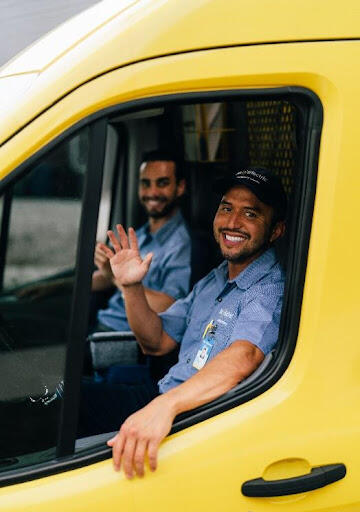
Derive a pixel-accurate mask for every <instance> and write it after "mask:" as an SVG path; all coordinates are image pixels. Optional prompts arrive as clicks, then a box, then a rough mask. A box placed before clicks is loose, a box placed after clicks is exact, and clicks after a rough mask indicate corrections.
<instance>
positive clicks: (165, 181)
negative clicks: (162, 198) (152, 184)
mask: <svg viewBox="0 0 360 512" xmlns="http://www.w3.org/2000/svg"><path fill="white" fill-rule="evenodd" d="M169 183H170V180H168V179H167V178H166V179H161V180H158V181H157V183H156V185H157V186H158V187H159V188H165V187H167V186H168V185H169Z"/></svg>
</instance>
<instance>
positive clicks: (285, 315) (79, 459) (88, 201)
mask: <svg viewBox="0 0 360 512" xmlns="http://www.w3.org/2000/svg"><path fill="white" fill-rule="evenodd" d="M237 99H241V100H244V99H252V100H254V99H261V100H276V99H278V100H280V99H281V100H288V101H291V102H292V103H293V104H295V105H296V106H297V107H298V108H299V110H300V112H302V116H303V123H302V124H301V131H302V134H303V135H304V137H303V139H301V142H302V144H301V147H300V151H301V157H300V162H299V171H300V172H299V173H298V175H297V177H296V182H295V183H294V189H295V191H296V197H295V201H294V208H295V210H294V215H293V226H292V231H291V239H290V243H289V255H288V273H287V276H286V283H285V295H284V298H285V299H284V305H283V310H282V315H281V324H280V332H279V350H278V354H277V356H276V357H275V358H274V360H273V362H272V364H271V365H270V366H269V367H268V368H267V369H266V371H265V372H264V374H263V375H261V376H260V377H259V379H257V380H256V381H255V382H252V383H251V384H250V385H249V386H246V387H244V388H243V389H241V391H240V392H239V394H234V395H231V396H230V397H226V396H225V397H224V398H223V397H220V398H218V399H217V400H214V401H213V402H211V403H209V404H206V405H204V406H201V407H199V408H197V409H195V410H193V411H190V412H188V413H184V414H181V415H179V416H178V417H177V418H176V419H175V421H174V424H173V427H172V429H171V431H170V434H172V433H175V432H178V431H180V430H183V429H184V428H187V427H189V426H191V425H194V424H196V423H199V422H201V421H204V420H206V419H208V418H210V417H212V416H215V415H218V414H221V413H222V412H224V411H227V410H229V409H232V408H234V407H236V406H238V405H240V404H242V403H244V402H247V401H249V400H251V399H252V398H254V397H256V396H258V395H260V394H262V393H263V392H264V391H266V390H267V389H269V388H270V387H271V386H272V385H273V384H274V383H275V382H276V381H277V380H279V378H280V377H281V375H282V374H283V373H284V372H285V370H286V368H287V367H288V365H289V363H290V361H291V358H292V355H293V353H294V350H295V345H296V341H297V335H298V327H299V323H300V314H301V305H302V297H303V288H304V283H305V273H306V268H307V256H308V248H309V241H310V233H311V224H312V217H313V208H314V200H315V192H316V180H317V165H318V155H319V147H320V138H321V129H322V123H323V107H322V104H321V101H320V99H319V97H318V96H317V95H316V94H315V93H314V92H312V91H311V90H309V89H306V88H303V87H299V86H288V87H269V88H265V87H264V88H258V89H231V90H227V89H224V90H217V91H206V92H192V93H191V92H190V93H178V94H167V95H161V96H156V97H152V98H141V99H137V100H133V101H129V102H125V103H123V104H120V105H115V106H112V107H108V108H106V109H102V110H99V111H97V112H96V113H94V114H92V115H90V116H88V117H86V118H84V119H82V120H81V121H80V122H78V123H76V124H75V125H74V126H72V127H71V128H70V129H68V130H66V131H65V132H64V133H63V134H61V135H60V136H59V137H58V138H57V139H56V140H54V141H52V142H51V143H50V144H49V145H47V146H46V147H45V148H43V149H42V150H40V151H39V152H38V153H37V154H36V155H34V156H33V157H31V158H30V159H29V160H27V161H26V162H24V163H23V164H21V165H20V166H19V167H18V168H17V169H16V170H14V171H13V172H12V173H11V175H8V176H7V177H5V178H4V180H3V182H2V183H1V184H0V193H2V191H3V190H4V188H5V187H6V186H7V185H8V183H9V182H11V181H13V180H15V179H17V177H18V176H19V175H20V174H21V172H22V171H23V170H24V168H25V167H26V168H27V167H28V165H29V163H31V160H32V159H35V158H36V159H37V158H39V156H41V155H42V154H43V153H44V152H46V151H48V150H49V149H51V147H52V146H53V145H55V144H58V143H59V142H61V141H62V140H63V139H65V138H66V137H69V136H70V135H71V134H72V133H73V132H75V131H76V130H78V129H79V128H81V127H83V126H85V125H87V124H90V123H94V124H93V132H92V136H91V137H90V145H91V150H90V152H91V155H92V156H93V160H90V164H89V169H88V175H87V181H86V184H85V192H84V197H83V207H82V216H81V223H80V231H79V246H78V254H77V263H76V265H77V266H76V284H75V287H74V292H73V303H72V304H73V305H72V320H71V334H70V336H69V340H70V341H69V344H68V348H67V353H66V367H65V390H64V399H63V404H62V414H61V430H60V435H59V443H58V448H57V457H58V458H57V459H55V460H50V461H49V462H46V463H41V464H38V465H37V466H36V467H34V466H29V467H27V468H21V469H19V470H12V471H11V470H10V471H7V472H3V473H0V487H1V486H5V485H11V484H16V483H20V482H24V481H29V480H33V479H36V478H41V477H44V476H48V475H51V474H56V473H59V472H63V471H69V470H72V469H75V468H79V467H82V466H85V465H88V464H92V463H95V462H98V461H101V460H104V459H107V458H109V457H110V456H111V449H110V448H108V447H106V446H105V445H104V442H103V441H101V443H100V441H99V443H100V444H99V443H98V444H96V439H95V438H94V445H92V446H90V447H89V448H87V449H84V450H83V451H81V452H80V453H76V451H74V449H75V435H76V423H77V417H78V404H79V395H80V383H81V370H82V358H83V351H84V342H83V343H79V342H78V343H76V342H75V341H76V339H77V340H79V338H81V339H82V340H83V341H84V340H85V333H86V322H85V320H87V310H88V303H89V293H90V284H91V283H90V281H91V270H92V257H93V254H92V253H93V247H94V243H95V235H96V224H97V222H96V220H97V213H98V209H99V201H100V194H101V186H102V178H100V176H101V175H102V169H103V165H99V163H100V160H101V158H102V164H103V163H104V156H105V143H106V127H107V124H108V122H109V123H111V120H110V119H109V117H110V116H112V115H113V114H119V115H124V114H126V113H129V112H134V111H138V110H143V109H147V108H157V107H159V106H164V105H167V104H184V103H186V104H190V103H206V102H215V101H226V100H231V101H236V100H237ZM95 127H96V129H95ZM95 133H97V134H98V136H99V137H100V138H101V141H102V148H101V151H99V143H98V141H97V142H96V144H94V143H92V144H91V141H92V140H94V139H93V136H94V134H95ZM95 148H96V149H95ZM99 153H101V155H102V157H100V156H99ZM100 168H101V172H99V169H100ZM99 180H100V181H99ZM94 184H97V189H96V190H97V193H96V194H94V193H93V197H91V194H92V190H91V187H93V186H94ZM95 196H96V197H95ZM86 205H87V208H89V207H90V206H91V208H90V210H88V212H91V215H89V214H88V212H87V213H86V215H84V212H85V210H86V208H85V206H86ZM95 205H96V206H95ZM85 217H86V218H85ZM295 225H296V226H297V230H296V234H295V229H294V226H295ZM0 254H1V252H0ZM82 258H84V261H83V260H82ZM80 261H81V267H82V268H81V270H79V267H80V265H79V263H80ZM80 311H81V315H79V312H80ZM75 312H77V315H78V316H76V315H75V314H74V313H75ZM85 313H86V314H85ZM79 318H80V319H81V321H80V322H79V320H78V319H79ZM75 320H76V321H75ZM77 322H78V324H77ZM285 334H286V342H285ZM74 362H76V364H74ZM70 363H71V364H70Z"/></svg>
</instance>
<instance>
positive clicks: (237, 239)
mask: <svg viewBox="0 0 360 512" xmlns="http://www.w3.org/2000/svg"><path fill="white" fill-rule="evenodd" d="M225 239H226V240H229V242H242V241H243V240H245V237H244V236H231V235H227V234H225Z"/></svg>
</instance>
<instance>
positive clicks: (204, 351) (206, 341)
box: [192, 320, 217, 370]
mask: <svg viewBox="0 0 360 512" xmlns="http://www.w3.org/2000/svg"><path fill="white" fill-rule="evenodd" d="M216 327H217V326H216V324H214V322H213V320H211V322H209V323H208V325H207V326H206V328H205V331H204V334H203V337H202V343H201V346H200V348H199V350H198V351H197V354H196V356H195V359H194V362H193V364H192V365H193V367H194V368H196V369H197V370H201V368H203V367H204V366H205V363H206V361H207V360H208V359H209V355H210V352H211V350H212V348H213V346H214V344H215V331H216Z"/></svg>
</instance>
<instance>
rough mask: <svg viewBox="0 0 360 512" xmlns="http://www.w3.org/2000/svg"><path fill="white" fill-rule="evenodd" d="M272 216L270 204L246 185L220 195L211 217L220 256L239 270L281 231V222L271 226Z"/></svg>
mask: <svg viewBox="0 0 360 512" xmlns="http://www.w3.org/2000/svg"><path fill="white" fill-rule="evenodd" d="M273 216H274V209H273V208H272V206H269V205H267V204H265V203H263V202H262V201H260V199H258V198H257V197H256V195H255V194H253V193H252V192H251V191H250V190H249V189H248V188H246V187H241V186H236V187H233V188H231V189H229V190H228V191H227V192H226V194H225V195H224V196H223V198H222V200H221V202H220V205H219V208H218V210H217V213H216V215H215V219H214V236H215V239H216V241H217V243H218V244H219V246H220V250H221V253H222V255H223V257H224V258H225V259H226V260H228V261H229V263H231V264H233V265H235V266H236V265H237V266H238V272H240V271H241V270H242V269H243V268H245V267H246V266H247V265H249V263H251V262H252V261H253V260H255V259H256V258H257V257H258V256H260V255H261V254H262V253H263V252H264V251H265V250H266V249H267V248H268V247H269V245H270V243H271V242H273V241H274V240H276V239H277V238H279V237H280V236H281V235H282V234H283V233H284V229H285V227H284V222H283V221H279V222H277V223H276V224H275V225H273ZM233 270H234V269H233ZM232 277H234V276H232Z"/></svg>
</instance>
